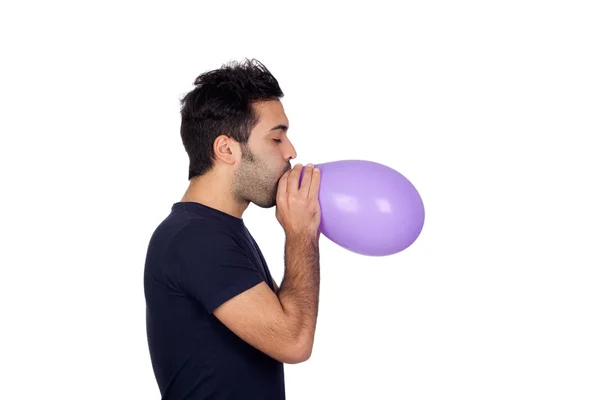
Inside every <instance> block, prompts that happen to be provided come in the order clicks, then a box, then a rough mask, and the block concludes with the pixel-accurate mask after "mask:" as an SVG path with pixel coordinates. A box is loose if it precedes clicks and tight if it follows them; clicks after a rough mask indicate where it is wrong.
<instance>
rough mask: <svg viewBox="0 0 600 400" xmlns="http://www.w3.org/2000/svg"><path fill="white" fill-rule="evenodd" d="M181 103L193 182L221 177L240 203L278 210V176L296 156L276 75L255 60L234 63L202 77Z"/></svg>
mask: <svg viewBox="0 0 600 400" xmlns="http://www.w3.org/2000/svg"><path fill="white" fill-rule="evenodd" d="M194 84H195V86H196V87H195V88H194V89H193V90H192V91H191V92H189V93H188V94H187V95H186V96H185V97H184V98H183V99H182V100H181V106H182V107H181V118H182V120H181V138H182V140H183V145H184V147H185V150H186V152H187V154H188V157H189V160H190V163H189V172H188V179H190V180H192V179H194V178H197V177H201V176H203V175H205V174H211V173H212V174H216V175H217V176H219V177H221V179H227V180H228V181H229V183H230V187H231V191H232V195H234V196H235V197H236V200H238V201H240V202H252V203H255V204H257V205H258V206H260V207H273V206H274V205H275V197H276V193H277V185H278V183H279V178H280V177H281V176H282V175H283V174H284V173H285V171H287V170H288V169H289V168H291V165H290V160H291V159H293V158H295V157H296V152H295V149H294V147H293V146H292V144H291V142H290V141H289V139H288V137H287V129H288V126H289V122H288V119H287V116H286V114H285V111H284V109H283V105H282V104H281V101H280V99H281V98H282V97H283V92H282V90H281V88H280V87H279V83H278V82H277V80H276V79H275V78H274V77H273V75H272V74H271V73H270V72H269V71H268V70H267V69H266V68H265V66H264V65H262V64H261V63H260V62H258V61H256V60H251V61H250V60H244V61H243V62H231V63H229V64H226V65H223V66H222V67H221V68H220V69H217V70H213V71H209V72H206V73H203V74H201V75H200V76H198V77H197V78H196V80H195V82H194Z"/></svg>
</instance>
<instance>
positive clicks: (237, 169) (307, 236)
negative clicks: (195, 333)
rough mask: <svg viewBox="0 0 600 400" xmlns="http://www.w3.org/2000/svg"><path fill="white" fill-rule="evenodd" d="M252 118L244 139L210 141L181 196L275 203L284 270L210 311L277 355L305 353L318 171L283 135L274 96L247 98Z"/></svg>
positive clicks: (232, 204) (230, 204)
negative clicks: (200, 169) (272, 282)
mask: <svg viewBox="0 0 600 400" xmlns="http://www.w3.org/2000/svg"><path fill="white" fill-rule="evenodd" d="M255 110H256V111H257V113H258V115H259V117H260V119H259V122H258V124H257V125H256V126H255V127H254V128H253V130H252V131H251V133H250V138H249V140H248V143H247V145H246V146H243V145H241V144H240V143H238V142H236V141H235V140H233V139H232V138H230V137H228V136H227V135H225V134H224V135H221V136H219V137H218V138H217V139H216V140H215V142H214V150H215V161H214V167H213V168H212V169H211V170H210V171H209V172H208V173H207V174H205V175H203V176H202V177H199V178H196V179H194V180H193V181H192V182H190V185H189V187H188V189H187V190H186V192H185V194H184V195H183V197H182V199H181V200H182V201H193V202H198V203H202V204H205V205H207V206H210V207H213V208H215V209H218V210H221V211H223V212H225V213H228V214H230V215H232V216H235V217H237V218H241V217H242V215H243V213H244V211H245V210H246V209H247V207H248V205H249V204H250V202H252V203H254V204H257V205H258V206H260V207H264V208H269V207H273V206H276V207H277V209H276V217H277V220H278V221H279V223H280V225H281V226H282V228H283V230H284V233H285V236H286V241H285V270H284V277H283V280H282V282H281V288H278V287H276V288H275V291H273V290H271V288H270V287H269V286H268V285H267V284H266V283H265V282H261V283H260V284H258V285H256V286H255V287H253V288H251V289H249V290H247V291H245V292H243V293H241V294H239V295H238V296H236V297H234V298H232V299H230V300H228V301H227V302H225V303H223V304H222V305H221V306H220V307H218V308H217V309H216V310H215V311H214V313H213V314H214V315H215V317H216V318H218V319H219V320H220V321H221V322H222V323H223V324H224V325H225V326H227V327H228V328H229V329H231V330H232V331H233V332H234V333H235V334H237V335H238V336H239V337H240V338H242V339H243V340H245V341H246V342H247V343H249V344H250V345H252V346H254V347H256V348H257V349H259V350H261V351H262V352H264V353H265V354H267V355H269V356H271V357H273V358H274V359H277V360H279V361H281V362H284V363H288V364H293V363H300V362H303V361H306V360H308V359H309V358H310V355H311V353H312V348H313V343H314V335H315V329H316V321H317V314H318V303H319V286H320V266H319V231H318V227H319V222H320V218H321V214H320V206H319V202H318V193H319V186H320V171H319V170H318V169H317V168H314V167H313V166H312V165H311V164H308V165H307V166H306V168H305V172H304V176H303V179H302V182H301V185H300V173H301V171H302V165H300V164H297V165H296V166H295V167H294V168H291V164H290V160H292V159H294V158H295V157H296V151H295V149H294V146H293V145H292V143H291V142H290V140H289V139H288V137H287V129H288V128H287V127H288V126H289V122H288V119H287V116H286V114H285V111H284V109H283V106H282V105H281V102H280V101H278V100H274V101H268V102H263V103H260V104H256V105H255Z"/></svg>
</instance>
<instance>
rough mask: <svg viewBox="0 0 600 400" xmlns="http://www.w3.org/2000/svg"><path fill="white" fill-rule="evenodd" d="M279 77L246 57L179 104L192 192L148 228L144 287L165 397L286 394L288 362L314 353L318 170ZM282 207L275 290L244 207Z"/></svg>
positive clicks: (201, 80)
mask: <svg viewBox="0 0 600 400" xmlns="http://www.w3.org/2000/svg"><path fill="white" fill-rule="evenodd" d="M282 97H283V93H282V91H281V89H280V87H279V84H278V82H277V80H276V79H275V78H274V77H273V76H272V75H271V73H270V72H269V71H268V70H267V69H266V68H265V67H264V65H262V64H261V63H259V62H257V61H255V60H252V61H249V60H245V61H243V62H240V63H235V62H233V63H230V64H226V65H223V66H222V67H221V68H220V69H217V70H214V71H209V72H206V73H204V74H202V75H200V76H199V77H198V78H197V79H196V81H195V88H194V89H193V90H192V91H191V92H190V93H188V94H187V95H186V96H185V97H184V98H183V99H182V108H181V116H182V122H181V137H182V141H183V145H184V147H185V150H186V152H187V154H188V156H189V175H188V178H189V180H190V183H189V187H188V188H187V190H186V192H185V193H184V195H183V197H182V198H181V200H180V201H179V202H176V203H174V204H173V205H172V208H171V210H170V213H169V215H168V216H167V217H166V219H164V220H163V221H162V222H161V223H160V225H159V226H158V227H157V229H156V230H155V232H154V233H153V235H152V237H151V240H150V243H149V246H148V252H147V258H146V264H145V272H144V289H145V297H146V304H147V314H146V319H147V334H148V344H149V348H150V355H151V360H152V366H153V369H154V373H155V376H156V380H157V382H158V386H159V389H160V392H161V395H162V398H163V399H190V400H191V399H197V400H200V399H261V400H270V399H284V398H285V387H284V370H283V364H284V363H300V362H303V361H306V360H307V359H308V358H309V357H310V355H311V351H312V347H313V341H314V335H315V327H316V319H317V310H318V298H319V280H320V272H319V243H318V241H319V231H318V227H319V222H320V207H319V202H318V192H319V185H320V172H319V171H318V169H317V168H314V167H313V166H312V165H310V164H308V165H307V166H306V167H305V168H304V172H303V176H302V179H301V173H302V171H303V167H302V165H300V164H298V165H296V166H295V167H294V168H291V164H290V160H292V159H294V158H295V157H296V152H295V149H294V147H293V145H292V143H291V142H290V140H289V138H288V136H287V130H288V126H289V123H288V119H287V117H286V114H285V111H284V109H283V106H282V104H281V100H280V99H281V98H282ZM249 203H254V204H256V205H258V206H260V207H263V208H269V207H273V206H277V208H276V217H277V220H278V221H279V223H280V224H281V226H282V228H283V230H284V233H285V249H284V254H285V270H284V276H283V280H282V282H281V288H278V286H277V284H276V283H275V282H274V280H273V278H272V277H271V274H270V272H269V268H268V267H267V264H266V262H265V260H264V258H263V255H262V254H261V251H260V249H259V246H258V245H257V244H256V242H255V241H254V238H253V237H252V235H251V234H250V232H249V231H248V230H247V228H246V226H245V224H244V220H243V218H242V214H243V212H244V210H245V209H246V208H247V207H248V205H249Z"/></svg>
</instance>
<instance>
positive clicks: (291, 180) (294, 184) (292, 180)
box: [287, 164, 302, 194]
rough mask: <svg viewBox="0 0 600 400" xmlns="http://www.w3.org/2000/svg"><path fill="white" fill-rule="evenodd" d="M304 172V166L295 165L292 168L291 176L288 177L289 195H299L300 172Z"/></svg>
mask: <svg viewBox="0 0 600 400" xmlns="http://www.w3.org/2000/svg"><path fill="white" fill-rule="evenodd" d="M301 171H302V164H296V165H294V168H292V170H291V172H290V175H289V176H288V179H287V181H288V183H287V193H288V194H291V193H297V192H298V180H299V179H300V172H301Z"/></svg>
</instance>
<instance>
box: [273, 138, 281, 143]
mask: <svg viewBox="0 0 600 400" xmlns="http://www.w3.org/2000/svg"><path fill="white" fill-rule="evenodd" d="M273 140H274V141H276V142H277V143H281V139H273Z"/></svg>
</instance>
